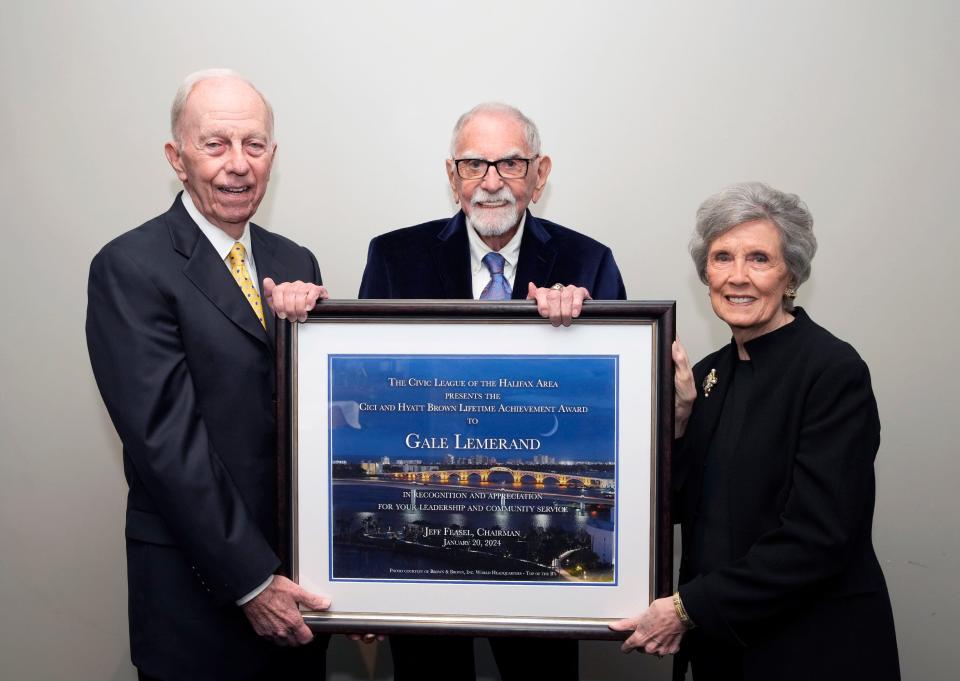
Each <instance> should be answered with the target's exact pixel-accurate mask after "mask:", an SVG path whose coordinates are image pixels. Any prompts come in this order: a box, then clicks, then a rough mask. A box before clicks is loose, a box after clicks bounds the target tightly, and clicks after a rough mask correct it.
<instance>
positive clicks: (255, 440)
mask: <svg viewBox="0 0 960 681" xmlns="http://www.w3.org/2000/svg"><path fill="white" fill-rule="evenodd" d="M250 235H251V240H252V245H253V255H254V258H255V259H256V264H257V273H258V275H259V276H260V278H261V282H262V279H263V278H264V277H271V278H273V279H274V280H276V281H294V280H296V279H302V280H304V281H313V282H317V283H320V270H319V267H318V265H317V261H316V259H315V258H314V257H313V255H312V254H311V253H310V252H309V251H308V250H306V249H305V248H302V247H300V246H298V245H297V244H295V243H293V242H292V241H290V240H288V239H285V238H283V237H280V236H277V235H275V234H271V233H270V232H267V231H266V230H264V229H262V228H261V227H258V226H256V225H254V224H251V225H250ZM261 289H262V285H261ZM267 320H268V321H267V324H268V326H267V329H266V331H265V330H264V328H263V327H262V326H261V325H260V322H259V320H258V319H257V317H256V315H255V314H254V312H253V310H252V308H251V307H250V305H249V304H248V302H247V300H246V298H245V297H244V296H243V294H242V293H241V291H240V288H239V287H238V286H237V284H236V282H235V281H234V280H233V278H232V276H231V275H230V272H229V271H228V270H227V268H226V267H225V266H224V264H223V261H222V260H221V259H220V257H219V255H218V254H217V253H216V252H215V251H214V249H213V246H212V245H211V244H210V242H209V241H208V240H207V239H206V238H205V237H204V236H203V233H202V232H201V231H200V229H199V228H198V227H197V225H196V224H195V223H194V222H193V220H192V219H191V218H190V216H189V215H188V214H187V212H186V209H184V207H183V205H182V204H181V202H180V198H179V196H178V197H177V199H176V200H175V201H174V203H173V206H172V207H171V208H170V210H169V211H167V212H166V213H165V214H163V215H161V216H159V217H157V218H154V219H153V220H150V221H149V222H147V223H145V224H143V225H141V226H140V227H138V228H136V229H134V230H132V231H130V232H127V233H126V234H123V235H122V236H120V237H118V238H116V239H114V240H113V241H111V242H110V243H109V244H107V245H106V246H105V247H104V248H103V249H102V250H101V251H100V253H98V254H97V256H96V257H95V258H94V260H93V263H92V264H91V266H90V280H89V290H88V307H87V327H86V330H87V346H88V350H89V353H90V361H91V364H92V365H93V371H94V375H95V376H96V379H97V385H98V386H99V388H100V393H101V395H102V396H103V400H104V402H105V403H106V406H107V410H108V411H109V413H110V418H111V419H112V420H113V423H114V426H115V427H116V429H117V433H118V434H119V436H120V440H121V441H122V443H123V466H124V473H125V475H126V478H127V482H128V484H129V487H130V492H129V495H128V500H127V522H126V536H127V559H128V585H129V615H130V642H131V655H132V658H133V661H134V664H136V665H137V667H138V668H139V669H140V670H141V671H142V672H143V673H145V674H148V675H150V676H154V677H158V678H177V679H220V678H223V679H243V678H247V677H248V675H252V674H255V673H257V672H258V671H259V670H262V669H264V668H265V667H266V666H267V665H270V664H273V658H274V656H275V655H277V651H279V650H280V649H278V648H276V647H275V646H273V645H272V644H270V643H268V642H266V641H265V640H262V639H260V638H259V637H258V636H257V635H256V634H255V633H254V631H253V628H252V627H251V626H250V624H249V623H248V622H247V620H246V617H245V616H244V614H243V612H242V611H241V610H240V608H238V607H237V606H236V605H235V604H234V601H235V600H236V599H238V598H241V597H242V596H244V595H245V594H247V593H249V592H250V591H251V590H252V589H254V588H255V587H256V586H258V585H259V584H260V583H261V582H263V581H264V580H265V579H266V578H267V576H269V575H270V574H271V573H272V572H273V571H274V570H275V569H276V568H277V566H278V565H279V562H280V561H279V560H278V557H277V555H276V553H275V551H274V548H273V547H274V546H275V545H276V527H277V525H276V454H275V451H276V449H275V448H276V440H275V438H276V423H275V415H274V390H275V387H274V386H275V380H274V348H273V343H274V341H273V324H274V320H273V317H272V315H270V316H268V317H267Z"/></svg>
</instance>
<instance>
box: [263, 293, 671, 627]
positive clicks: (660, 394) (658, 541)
mask: <svg viewBox="0 0 960 681" xmlns="http://www.w3.org/2000/svg"><path fill="white" fill-rule="evenodd" d="M334 320H342V321H368V322H369V321H374V322H388V323H389V322H403V323H407V322H422V323H426V324H431V323H436V324H445V323H450V322H471V323H484V322H485V321H487V322H494V321H495V322H504V321H507V322H510V321H517V322H524V323H531V322H533V323H536V322H540V323H543V324H549V322H548V321H547V320H543V319H541V318H540V317H539V315H538V313H537V308H536V305H535V304H534V303H533V302H531V301H498V302H488V301H482V302H481V301H461V300H456V301H453V300H359V301H358V300H328V301H324V302H323V303H322V304H320V305H318V306H317V309H315V310H313V311H311V312H310V313H309V317H308V321H307V322H306V323H311V321H334ZM584 322H587V323H593V324H604V323H609V324H624V323H627V324H629V323H644V324H650V325H652V326H653V327H654V333H653V338H654V348H653V355H654V358H655V361H654V365H653V367H654V374H655V379H654V380H655V388H654V393H655V395H654V400H653V401H654V403H655V405H654V408H655V410H656V415H655V417H654V419H653V423H654V424H655V433H654V437H653V443H652V446H653V449H654V451H653V456H654V458H655V461H656V466H655V475H656V478H655V481H654V483H653V485H654V487H655V493H654V494H655V499H654V500H653V504H654V507H655V508H654V509H653V510H652V512H651V521H652V523H653V524H654V527H653V528H651V532H652V536H653V537H654V540H653V556H651V563H652V565H651V571H652V589H653V591H654V596H655V597H662V596H668V595H669V594H670V593H672V591H673V524H672V520H671V516H670V498H671V483H670V480H671V475H670V472H671V456H672V450H673V433H674V411H673V404H674V383H673V358H672V354H671V344H672V341H673V339H674V337H675V328H676V303H675V302H674V301H587V302H586V303H585V304H584V306H583V311H582V313H581V315H580V319H579V320H577V321H574V324H577V323H584ZM275 329H276V386H277V389H276V405H277V409H276V415H277V499H278V503H277V524H278V528H279V534H278V536H279V546H278V549H279V554H280V557H281V560H282V566H281V569H280V571H281V573H282V574H284V575H286V576H288V577H293V576H294V575H293V573H292V570H291V566H292V565H293V564H294V562H295V561H294V556H293V547H294V546H295V545H296V537H295V536H294V533H295V532H296V523H295V522H293V519H292V518H293V517H292V513H293V508H292V505H291V500H290V497H291V491H292V480H291V471H292V470H293V468H294V462H293V456H294V454H293V452H294V445H293V442H294V436H295V433H294V432H292V423H293V421H294V419H293V414H292V404H293V397H292V389H293V380H292V377H293V376H294V375H295V374H294V369H295V367H294V365H293V364H294V363H293V357H292V338H293V335H294V333H295V332H294V331H293V329H292V325H291V323H290V322H287V321H281V320H277V324H276V325H275ZM335 604H336V598H334V605H335ZM353 614H356V613H353ZM305 620H306V621H307V623H308V625H309V626H310V627H311V628H313V629H315V630H318V631H329V632H358V631H359V632H363V633H377V634H401V633H402V634H410V633H428V634H462V635H484V636H490V635H509V636H534V637H551V638H577V639H617V638H623V636H622V635H621V634H618V633H615V632H611V631H609V630H608V629H607V628H606V627H605V626H600V625H598V624H597V623H596V622H593V621H588V620H587V619H584V620H580V619H570V620H569V621H555V620H551V619H550V618H546V619H543V618H536V617H533V618H524V617H519V618H510V617H506V618H485V619H484V618H476V619H473V618H470V619H469V621H465V620H464V618H462V617H457V616H450V617H446V618H442V617H432V618H430V621H429V622H427V623H425V622H423V621H420V620H418V619H417V618H416V617H411V618H405V617H402V616H399V617H398V616H389V615H388V616H383V615H378V614H377V613H371V614H370V615H369V616H356V617H349V618H336V617H328V616H326V615H325V614H323V613H305Z"/></svg>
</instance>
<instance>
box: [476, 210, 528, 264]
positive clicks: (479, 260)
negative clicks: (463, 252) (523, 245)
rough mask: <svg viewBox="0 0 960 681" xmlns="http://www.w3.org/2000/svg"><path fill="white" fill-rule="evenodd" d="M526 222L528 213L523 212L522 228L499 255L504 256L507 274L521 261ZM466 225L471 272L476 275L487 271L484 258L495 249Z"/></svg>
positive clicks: (520, 227)
mask: <svg viewBox="0 0 960 681" xmlns="http://www.w3.org/2000/svg"><path fill="white" fill-rule="evenodd" d="M526 222H527V211H523V217H521V218H520V226H519V227H518V228H517V233H516V234H514V235H513V238H512V239H510V241H508V242H507V245H506V246H504V247H503V248H501V249H500V250H499V251H498V253H500V255H502V256H503V259H504V260H506V264H505V265H504V271H505V272H506V270H507V268H511V269H512V268H514V267H516V266H517V261H518V260H519V259H520V242H521V241H522V240H523V226H524V224H525V223H526ZM466 225H467V237H468V239H469V241H470V268H471V271H472V272H473V273H474V274H476V273H477V272H479V271H480V270H486V267H485V266H484V264H483V256H485V255H486V254H487V253H493V249H492V248H490V247H489V246H487V244H486V243H484V241H483V239H481V238H480V235H479V234H477V231H476V230H475V229H474V228H473V227H471V226H470V223H469V222H467V223H466Z"/></svg>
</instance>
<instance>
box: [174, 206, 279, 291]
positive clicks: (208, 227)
mask: <svg viewBox="0 0 960 681" xmlns="http://www.w3.org/2000/svg"><path fill="white" fill-rule="evenodd" d="M180 201H181V202H182V203H183V207H184V208H186V209H187V214H188V215H189V216H190V217H191V218H192V219H193V221H194V222H196V223H197V227H199V228H200V231H201V232H203V235H204V236H205V237H207V241H209V242H210V244H211V245H212V246H213V250H215V251H216V252H217V255H219V256H220V259H221V260H222V261H223V266H224V267H226V268H227V269H228V270H229V269H230V263H229V262H227V256H228V255H229V254H230V250H231V249H232V248H233V245H234V244H235V243H236V242H238V241H239V242H240V243H242V244H243V247H244V248H245V249H246V251H247V255H246V258H245V260H246V263H247V269H248V270H249V271H250V281H252V282H253V285H254V287H256V289H257V293H260V280H259V279H258V278H257V263H256V261H255V260H254V257H253V243H251V241H250V230H249V229H247V228H248V227H249V226H250V223H249V222H248V223H246V224H245V225H244V226H243V234H241V235H240V238H239V239H234V238H233V237H232V236H230V235H229V234H227V233H226V232H224V231H223V230H222V229H220V228H219V227H217V226H216V225H214V224H213V223H211V222H210V221H209V220H207V218H205V217H204V216H203V213H201V212H200V211H199V210H198V209H197V207H196V206H195V205H193V199H192V198H191V197H190V194H188V193H187V192H186V191H185V192H183V194H181V195H180Z"/></svg>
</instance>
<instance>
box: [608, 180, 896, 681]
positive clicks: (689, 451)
mask: <svg viewBox="0 0 960 681" xmlns="http://www.w3.org/2000/svg"><path fill="white" fill-rule="evenodd" d="M812 226H813V218H812V216H811V215H810V213H809V211H808V210H807V208H806V206H805V205H804V204H803V202H802V201H800V199H799V198H798V197H797V196H795V195H792V194H785V193H783V192H779V191H777V190H775V189H772V188H770V187H768V186H766V185H763V184H760V183H746V184H740V185H734V186H732V187H729V188H727V189H726V190H724V191H722V192H720V193H719V194H717V195H715V196H713V197H711V198H709V199H707V201H705V202H704V203H703V205H702V206H701V207H700V209H699V211H698V213H697V227H696V232H695V234H694V237H693V239H692V241H691V245H690V251H691V255H692V256H693V259H694V262H695V263H696V266H697V270H698V273H699V275H700V278H701V280H703V282H704V283H705V284H706V285H707V286H708V288H709V293H710V301H711V304H712V306H713V309H714V312H716V314H717V316H718V317H720V319H722V320H723V321H725V322H727V324H729V326H730V329H731V331H732V334H733V339H732V341H731V342H730V344H729V345H727V346H726V347H723V348H721V349H720V350H718V351H716V352H714V353H713V354H711V355H709V356H707V357H706V358H705V359H703V360H702V361H701V362H699V363H698V364H697V365H696V366H695V367H694V368H693V371H692V374H691V371H690V369H689V363H688V361H687V357H686V353H685V352H684V351H683V348H682V347H681V346H680V345H679V343H676V344H675V345H674V361H675V363H676V365H677V377H676V385H677V405H676V407H677V414H676V434H677V437H678V438H679V439H678V441H677V446H676V448H675V452H676V454H675V456H674V461H673V476H674V477H673V484H674V509H675V514H676V515H675V517H676V518H677V519H678V521H679V522H680V523H681V527H682V532H683V543H682V546H683V558H682V560H681V563H680V579H679V584H680V586H679V589H678V590H677V593H675V594H674V596H673V597H672V598H661V599H658V600H656V601H654V602H653V603H652V604H651V605H650V607H649V608H648V609H647V610H646V611H644V612H643V613H642V614H641V615H639V616H638V617H636V618H631V619H627V620H622V621H620V622H617V623H615V624H614V625H612V627H613V628H614V629H618V630H622V631H627V630H630V629H633V630H634V633H633V634H632V635H631V636H630V637H629V638H628V639H627V641H626V643H624V646H623V650H624V652H629V651H630V650H634V649H642V650H644V651H646V652H648V653H654V654H658V655H663V654H670V653H677V657H676V660H675V665H674V678H675V679H683V678H684V674H685V672H686V669H687V665H688V663H689V664H692V667H693V675H694V679H695V680H696V681H711V680H724V681H726V680H728V679H729V680H741V679H742V680H749V681H753V680H760V679H762V680H763V681H771V680H777V679H783V680H787V679H797V680H800V679H802V680H804V681H807V680H815V681H829V680H830V679H844V680H849V679H870V680H871V681H886V680H896V679H899V678H900V670H899V662H898V658H897V648H896V637H895V634H894V626H893V615H892V612H891V608H890V599H889V596H888V594H887V588H886V584H885V582H884V579H883V574H882V572H881V570H880V565H879V563H878V561H877V557H876V554H875V553H874V550H873V544H872V539H871V526H872V521H873V507H874V496H875V482H874V471H873V461H874V458H875V456H876V453H877V449H878V447H879V443H880V421H879V418H878V415H877V406H876V400H875V399H874V396H873V390H872V388H871V385H870V374H869V371H868V369H867V366H866V364H865V363H864V362H863V360H862V359H861V358H860V356H859V355H858V354H857V352H856V351H855V350H854V349H853V348H852V347H851V346H850V345H849V344H847V343H845V342H843V341H841V340H839V339H837V338H836V337H834V336H833V335H832V334H830V333H829V332H828V331H826V330H825V329H823V328H822V327H820V326H818V325H817V324H815V323H814V322H813V321H812V320H811V319H810V317H809V316H808V315H807V314H806V312H804V310H802V309H801V308H795V307H794V306H793V299H794V298H795V297H796V291H797V288H798V287H799V286H800V285H801V284H802V283H803V282H804V281H806V279H807V278H808V276H809V274H810V261H811V259H812V258H813V255H814V253H815V251H816V239H815V238H814V236H813V231H812Z"/></svg>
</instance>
